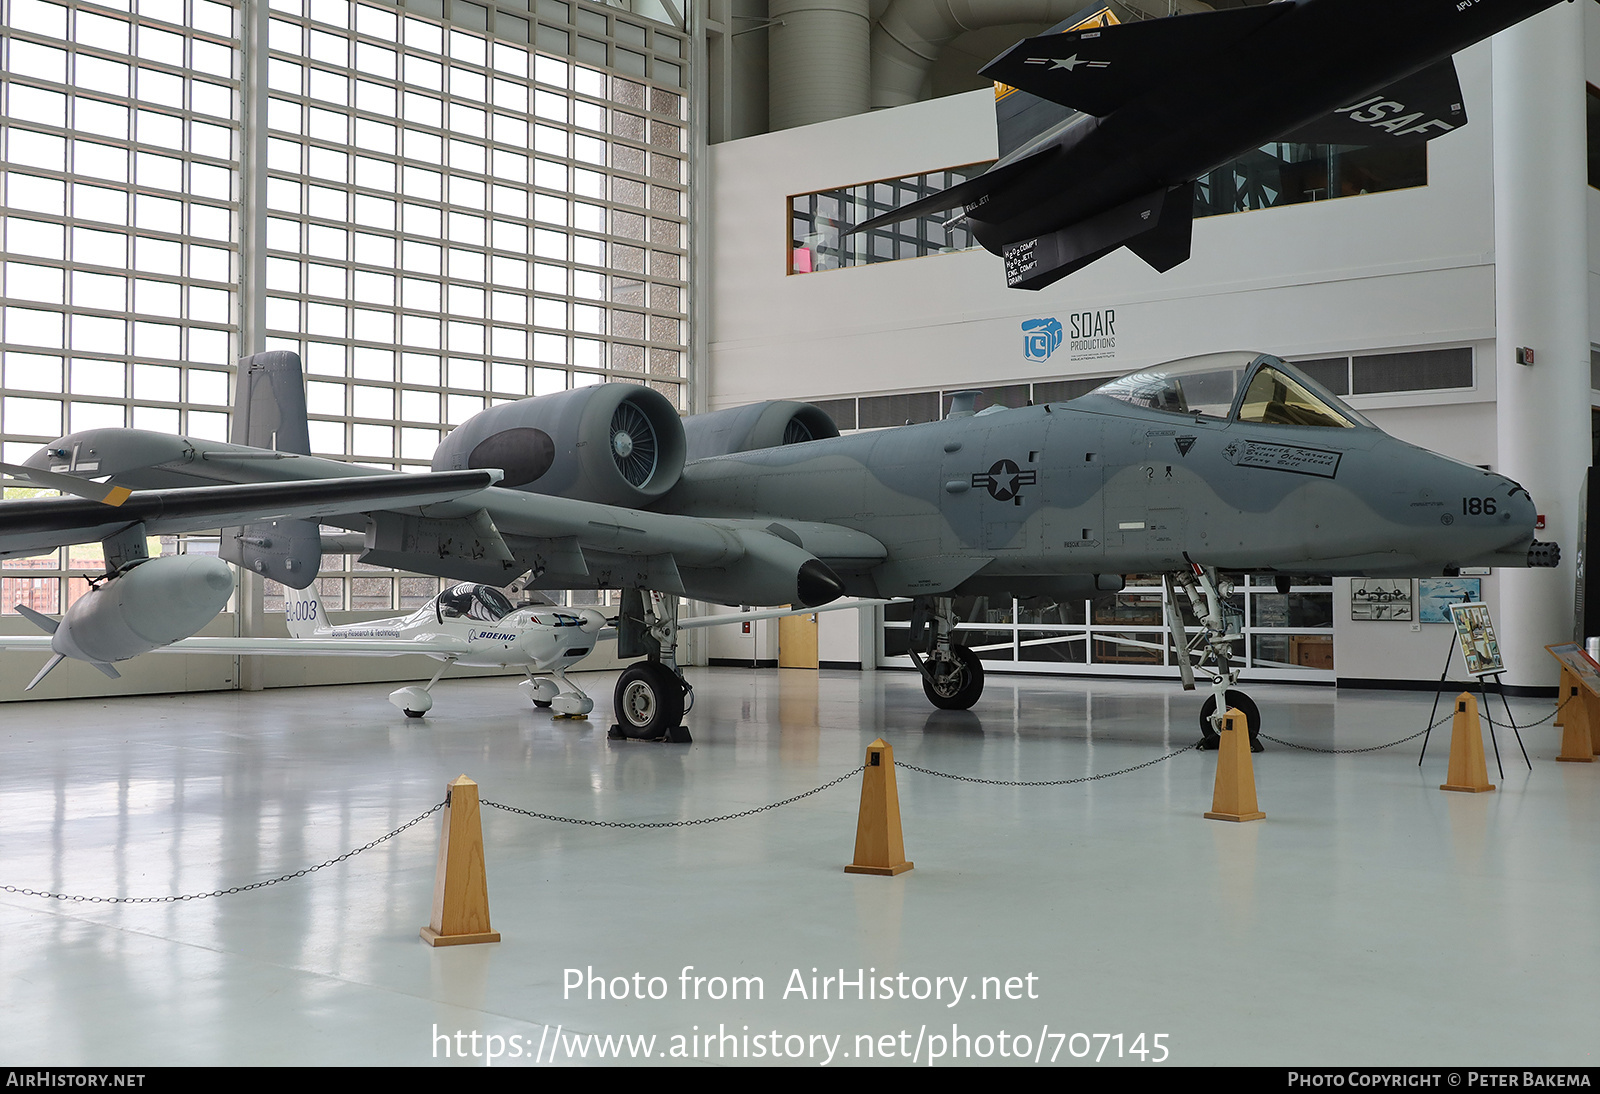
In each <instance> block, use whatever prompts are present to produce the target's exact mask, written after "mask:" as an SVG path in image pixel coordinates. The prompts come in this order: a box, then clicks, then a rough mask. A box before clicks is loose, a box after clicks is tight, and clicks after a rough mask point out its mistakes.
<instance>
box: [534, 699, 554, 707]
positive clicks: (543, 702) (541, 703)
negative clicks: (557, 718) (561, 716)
mask: <svg viewBox="0 0 1600 1094" xmlns="http://www.w3.org/2000/svg"><path fill="white" fill-rule="evenodd" d="M533 705H534V706H536V707H538V708H539V709H540V710H549V709H550V700H549V699H535V700H534V701H533Z"/></svg>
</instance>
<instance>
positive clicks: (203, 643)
mask: <svg viewBox="0 0 1600 1094" xmlns="http://www.w3.org/2000/svg"><path fill="white" fill-rule="evenodd" d="M51 640H52V638H51V636H50V635H48V634H18V635H0V650H33V651H35V652H38V653H49V652H50V642H51ZM147 652H149V653H216V654H224V655H227V656H230V657H239V656H243V655H246V654H256V655H265V656H274V655H284V656H300V657H304V656H306V655H316V656H327V655H333V656H338V657H399V656H402V655H404V654H408V653H420V654H426V655H431V656H434V657H449V656H454V655H457V654H462V653H465V652H466V645H465V643H462V642H459V641H423V640H417V641H411V640H409V639H405V638H388V639H384V638H349V639H341V638H223V637H218V638H183V639H179V640H178V641H177V642H172V643H169V644H168V645H165V646H158V647H156V648H155V649H153V650H149V651H147Z"/></svg>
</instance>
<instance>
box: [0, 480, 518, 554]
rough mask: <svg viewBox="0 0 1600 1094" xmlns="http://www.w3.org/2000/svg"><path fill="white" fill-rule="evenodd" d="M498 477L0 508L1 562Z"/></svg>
mask: <svg viewBox="0 0 1600 1094" xmlns="http://www.w3.org/2000/svg"><path fill="white" fill-rule="evenodd" d="M499 480H500V473H499V472H498V471H493V470H486V471H445V472H434V473H429V474H423V475H372V476H367V475H362V476H356V477H350V478H336V479H318V480H299V481H294V482H276V483H245V484H240V485H225V486H194V487H180V488H178V489H173V490H142V491H135V492H133V493H131V494H129V495H128V496H127V498H126V500H124V501H123V502H122V503H121V504H120V505H114V504H107V503H104V502H99V501H93V500H90V499H87V498H81V497H59V498H48V497H47V498H21V499H17V500H14V501H6V502H0V557H14V556H27V555H36V554H40V553H42V552H44V551H49V550H52V549H54V548H56V547H60V546H63V545H65V544H70V543H90V542H93V541H95V540H99V539H104V538H106V537H107V536H110V535H113V534H115V533H116V532H118V531H121V530H122V529H125V528H127V527H128V526H130V525H132V524H138V523H142V524H144V526H145V530H146V532H147V533H148V534H150V535H160V534H162V533H170V532H191V531H201V530H204V529H209V528H216V527H218V526H219V525H228V524H244V523H247V522H250V521H258V520H275V519H284V518H308V519H316V518H319V517H328V516H333V515H336V514H340V513H349V512H351V511H352V510H357V511H359V510H365V509H377V508H383V509H387V508H391V507H396V508H397V507H407V506H421V505H434V504H439V503H442V502H448V501H453V500H455V499H457V498H461V497H464V496H467V495H470V494H475V493H477V492H479V491H481V490H483V489H485V488H486V487H489V486H492V485H493V484H494V483H496V482H498V481H499Z"/></svg>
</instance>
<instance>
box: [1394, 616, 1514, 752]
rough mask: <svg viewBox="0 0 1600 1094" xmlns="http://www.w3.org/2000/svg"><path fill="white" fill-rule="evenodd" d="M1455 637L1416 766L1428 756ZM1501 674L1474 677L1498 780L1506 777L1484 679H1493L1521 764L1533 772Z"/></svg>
mask: <svg viewBox="0 0 1600 1094" xmlns="http://www.w3.org/2000/svg"><path fill="white" fill-rule="evenodd" d="M1456 641H1457V639H1456V636H1455V635H1454V634H1452V635H1451V636H1450V648H1449V649H1448V650H1447V651H1445V655H1444V671H1443V672H1441V673H1440V674H1439V686H1438V687H1437V688H1435V689H1434V692H1433V709H1432V710H1431V711H1429V712H1428V732H1427V733H1425V734H1423V736H1422V752H1421V754H1420V755H1418V756H1417V766H1418V767H1421V766H1422V758H1423V756H1426V755H1427V754H1428V738H1430V737H1432V736H1433V718H1434V715H1436V714H1438V713H1439V697H1440V696H1441V695H1443V694H1444V685H1445V679H1446V677H1448V676H1449V675H1450V662H1451V661H1452V660H1454V658H1455V655H1456ZM1503 675H1504V673H1501V672H1485V673H1479V674H1475V675H1474V679H1476V680H1477V682H1478V695H1479V696H1480V697H1482V699H1483V710H1484V714H1485V718H1484V721H1487V722H1489V740H1490V742H1492V743H1493V744H1494V764H1495V766H1496V767H1498V768H1499V769H1500V778H1501V779H1504V778H1505V777H1506V769H1505V765H1504V764H1502V763H1501V762H1500V741H1499V740H1498V738H1496V737H1495V733H1494V722H1493V721H1490V720H1489V718H1488V717H1487V715H1488V712H1489V696H1488V693H1487V692H1486V690H1485V688H1484V683H1483V680H1484V677H1486V676H1493V677H1494V690H1495V691H1496V692H1498V693H1499V695H1500V702H1501V704H1502V705H1503V706H1504V707H1505V708H1506V723H1507V724H1508V725H1510V726H1511V732H1512V733H1515V734H1516V736H1517V747H1518V748H1520V749H1522V762H1523V763H1525V764H1527V765H1528V770H1529V771H1532V770H1533V761H1532V760H1530V759H1528V746H1527V745H1525V744H1523V743H1522V731H1521V730H1519V729H1518V728H1517V720H1516V719H1515V718H1513V717H1512V716H1511V704H1510V703H1509V702H1507V701H1506V692H1505V689H1504V688H1503V687H1501V686H1500V677H1501V676H1503Z"/></svg>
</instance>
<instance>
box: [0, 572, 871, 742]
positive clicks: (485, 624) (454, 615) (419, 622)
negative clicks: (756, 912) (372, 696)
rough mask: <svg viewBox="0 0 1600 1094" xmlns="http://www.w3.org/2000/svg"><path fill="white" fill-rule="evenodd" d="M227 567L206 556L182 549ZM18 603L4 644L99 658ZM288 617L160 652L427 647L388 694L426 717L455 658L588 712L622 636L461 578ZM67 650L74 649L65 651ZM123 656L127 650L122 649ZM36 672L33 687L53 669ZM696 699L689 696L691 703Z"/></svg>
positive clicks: (296, 597)
mask: <svg viewBox="0 0 1600 1094" xmlns="http://www.w3.org/2000/svg"><path fill="white" fill-rule="evenodd" d="M182 557H186V558H194V559H195V560H196V561H197V562H203V563H206V564H212V565H216V566H218V567H219V568H223V569H225V568H226V564H225V563H220V562H218V561H217V560H216V559H211V558H207V557H205V556H182ZM878 603H884V602H883V601H875V600H869V601H846V602H844V603H840V604H833V605H828V606H827V607H825V608H821V609H817V608H804V609H798V610H796V609H787V608H779V609H773V610H769V611H759V612H739V613H736V614H731V615H718V616H703V617H698V618H694V619H685V620H683V621H681V622H680V623H679V626H680V627H681V628H689V629H693V628H699V627H714V626H722V625H726V624H730V623H742V622H749V621H752V620H758V619H774V618H777V617H779V616H784V615H796V614H802V613H814V612H816V611H819V610H821V611H831V610H834V609H839V608H857V607H862V606H864V605H872V604H878ZM17 610H18V611H19V612H20V613H21V614H22V615H24V616H25V617H26V618H28V619H29V620H31V621H32V622H33V623H35V624H36V625H38V626H39V627H40V628H41V629H43V630H45V631H47V632H49V633H48V634H43V635H23V636H10V635H3V636H0V649H20V650H51V651H52V652H53V654H54V656H53V657H52V659H51V661H50V663H49V665H48V666H47V668H46V670H45V671H48V669H49V668H51V667H54V665H55V664H56V663H58V662H59V661H60V660H61V659H62V658H63V657H73V658H74V659H77V660H91V661H92V660H95V659H92V658H90V657H86V656H84V655H82V654H81V653H78V652H76V651H75V650H71V649H65V647H64V646H63V643H62V642H61V641H60V640H59V635H60V629H59V627H60V625H59V624H58V623H57V621H56V620H54V619H51V618H50V617H49V616H46V615H42V614H41V613H39V612H36V611H33V610H31V609H28V608H25V607H23V606H22V605H18V606H17ZM284 618H285V621H286V622H287V623H288V626H289V634H290V637H289V638H184V639H181V640H179V641H176V642H169V643H167V644H165V645H161V646H157V647H156V648H154V649H153V650H149V651H148V652H152V653H215V654H224V655H231V656H241V655H249V654H267V655H280V656H281V655H292V656H301V657H304V656H307V655H334V656H344V657H398V656H402V655H404V654H423V655H424V656H427V657H432V658H434V659H435V660H438V661H442V662H444V664H442V665H440V666H439V671H438V672H436V673H434V674H433V678H432V679H431V680H429V681H428V682H427V683H426V684H423V685H421V686H418V685H408V686H406V687H403V688H398V689H396V690H395V691H393V692H391V693H390V694H389V702H391V703H393V704H394V705H395V706H396V707H397V708H399V709H400V710H402V711H404V712H405V714H406V717H408V718H421V717H422V716H423V715H424V714H426V713H427V712H428V711H429V710H431V709H432V708H433V695H432V689H433V686H434V685H435V684H437V683H438V682H439V679H440V677H442V676H443V675H444V673H445V671H446V670H447V669H449V668H450V666H452V665H461V666H463V667H466V668H521V669H522V670H523V671H524V672H525V673H526V674H527V677H528V678H527V679H526V680H524V681H523V682H522V683H521V684H519V685H518V686H519V687H520V688H521V689H522V691H523V693H524V694H525V695H527V697H528V698H529V700H530V701H532V703H533V705H534V706H536V707H541V708H545V709H549V710H551V711H552V712H553V713H555V714H556V715H560V716H566V717H576V718H581V717H583V716H585V715H587V714H588V713H589V712H590V711H591V710H593V709H594V700H593V699H591V698H590V697H589V696H588V695H586V694H585V693H584V692H583V690H582V689H581V688H579V687H578V686H577V685H576V684H574V683H573V682H572V681H571V680H570V679H568V678H567V675H566V672H567V670H568V669H570V668H572V667H573V666H574V665H576V664H577V663H578V662H579V661H581V660H583V658H584V657H586V656H588V655H589V653H590V652H591V651H593V649H594V646H595V643H596V642H598V641H601V640H603V639H606V638H614V637H615V636H616V632H615V630H614V629H613V628H612V627H611V626H610V625H609V621H608V620H607V618H606V616H605V614H604V613H603V612H600V611H598V610H597V609H594V608H562V607H555V606H548V605H541V606H533V607H523V608H518V607H517V606H515V605H514V604H512V602H511V599H510V598H509V597H507V596H506V594H505V593H503V592H501V591H500V590H499V589H497V588H495V587H493V586H491V585H481V584H474V583H472V582H462V583H460V584H457V585H453V586H451V587H449V588H447V589H445V590H444V591H443V592H441V593H440V594H439V595H438V596H435V597H434V598H433V599H432V600H430V601H428V603H427V604H425V605H423V606H422V607H421V608H418V609H417V610H416V611H414V612H412V613H411V614H410V615H403V616H395V617H393V618H391V619H375V620H372V621H369V622H365V623H346V624H343V625H342V626H337V627H336V626H331V625H329V624H328V621H327V617H326V615H325V614H324V613H323V610H322V604H321V602H320V601H319V600H318V599H317V596H316V592H315V588H314V587H313V588H311V589H305V590H301V589H289V588H285V590H284ZM64 650H65V652H64ZM118 659H119V660H122V659H124V658H118ZM44 675H45V673H44V672H40V673H39V675H38V676H36V677H34V679H33V683H31V684H29V685H28V688H30V689H31V688H32V687H33V686H34V684H37V683H38V682H39V681H40V680H41V679H43V678H44ZM689 705H691V703H686V704H685V709H687V708H688V706H689Z"/></svg>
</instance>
